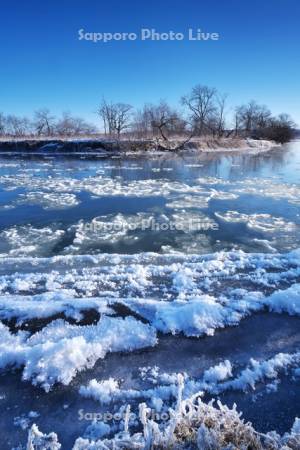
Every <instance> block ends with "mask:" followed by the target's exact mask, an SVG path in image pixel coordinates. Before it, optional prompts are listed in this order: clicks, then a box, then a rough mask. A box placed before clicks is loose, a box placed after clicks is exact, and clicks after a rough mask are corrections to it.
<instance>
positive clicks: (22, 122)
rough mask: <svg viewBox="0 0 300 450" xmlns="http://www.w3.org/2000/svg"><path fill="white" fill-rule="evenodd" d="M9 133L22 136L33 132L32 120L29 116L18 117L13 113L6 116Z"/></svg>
mask: <svg viewBox="0 0 300 450" xmlns="http://www.w3.org/2000/svg"><path fill="white" fill-rule="evenodd" d="M6 125H7V134H10V135H12V136H16V137H21V136H26V135H29V134H31V132H32V127H31V122H30V120H29V119H28V118H27V117H18V116H15V115H13V114H11V115H9V116H7V117H6Z"/></svg>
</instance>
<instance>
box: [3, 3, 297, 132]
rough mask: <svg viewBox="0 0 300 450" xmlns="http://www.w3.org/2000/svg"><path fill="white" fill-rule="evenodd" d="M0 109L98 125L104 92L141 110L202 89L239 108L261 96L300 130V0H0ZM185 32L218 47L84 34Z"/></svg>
mask: <svg viewBox="0 0 300 450" xmlns="http://www.w3.org/2000/svg"><path fill="white" fill-rule="evenodd" d="M0 7H1V9H0V11H1V15H0V21H1V22H0V23H1V26H0V45H1V70H0V111H3V112H6V113H15V114H20V115H23V114H26V115H31V114H32V112H33V111H34V110H35V109H37V108H40V107H43V106H47V107H49V108H50V109H51V110H52V111H53V112H54V113H55V114H59V113H61V112H62V111H71V112H72V113H74V114H76V115H81V116H83V117H85V118H86V119H88V120H90V121H93V122H95V123H97V116H96V115H95V111H96V109H97V104H98V103H99V101H100V99H101V97H102V95H105V97H106V98H107V99H111V100H112V101H121V102H126V103H131V104H132V105H134V106H136V107H139V106H141V105H142V104H143V103H144V102H155V101H158V100H159V99H161V98H163V99H165V100H167V101H169V102H170V103H171V104H174V105H176V103H177V102H178V101H179V99H180V97H181V96H182V95H183V94H185V93H187V92H189V90H190V89H191V87H192V86H193V85H195V84H198V83H201V84H206V85H209V86H214V87H217V88H218V89H219V90H220V91H222V92H225V93H227V94H228V95H229V101H230V104H231V105H232V106H234V105H237V104H240V103H243V102H247V101H248V100H251V99H256V100H257V101H258V102H260V103H263V104H266V105H268V106H269V107H270V108H271V110H272V111H273V112H274V113H275V114H277V113H280V112H283V111H284V112H289V113H290V114H291V115H292V116H293V118H294V119H295V120H296V121H297V122H298V124H299V125H300V52H299V45H300V2H299V0H260V1H258V0H250V1H249V0H243V1H242V0H218V1H216V0H211V1H208V0H206V1H203V0H193V1H191V0H160V1H158V0H151V1H149V0H148V1H142V0H139V1H135V0H127V1H125V0H123V1H121V0H110V1H109V2H106V1H101V0H88V1H87V0H86V1H83V0H80V1H79V0H47V1H46V0H44V1H41V0H27V1H20V0H18V1H16V0H0ZM143 27H144V28H155V29H157V30H158V31H160V32H168V31H169V30H173V31H176V32H184V33H186V32H187V29H188V28H194V29H196V28H201V29H202V30H203V31H207V32H217V33H219V34H220V40H219V41H214V42H213V41H212V42H191V41H188V40H184V41H167V42H161V41H159V42H155V41H144V42H143V41H140V40H136V41H132V42H130V41H127V42H110V43H107V44H103V43H97V44H94V43H91V42H87V41H79V40H78V30H79V29H81V28H84V29H85V30H86V31H93V32H136V33H139V31H140V29H141V28H143Z"/></svg>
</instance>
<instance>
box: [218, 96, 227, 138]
mask: <svg viewBox="0 0 300 450" xmlns="http://www.w3.org/2000/svg"><path fill="white" fill-rule="evenodd" d="M227 97H228V96H227V94H221V95H220V94H219V95H217V110H216V113H215V114H216V125H217V133H218V135H219V136H220V137H221V136H223V135H224V132H225V128H226V116H225V113H226V102H227Z"/></svg>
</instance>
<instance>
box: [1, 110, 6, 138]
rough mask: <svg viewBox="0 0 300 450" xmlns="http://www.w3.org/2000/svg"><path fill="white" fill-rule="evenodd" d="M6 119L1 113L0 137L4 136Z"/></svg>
mask: <svg viewBox="0 0 300 450" xmlns="http://www.w3.org/2000/svg"><path fill="white" fill-rule="evenodd" d="M6 127H7V123H6V117H5V115H4V114H3V113H0V136H4V135H5V134H6Z"/></svg>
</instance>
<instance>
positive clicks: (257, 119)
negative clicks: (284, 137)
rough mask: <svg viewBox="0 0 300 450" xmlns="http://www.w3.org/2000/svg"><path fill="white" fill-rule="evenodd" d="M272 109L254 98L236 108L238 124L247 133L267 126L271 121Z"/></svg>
mask: <svg viewBox="0 0 300 450" xmlns="http://www.w3.org/2000/svg"><path fill="white" fill-rule="evenodd" d="M271 117H272V115H271V111H270V110H269V109H268V108H267V107H266V106H265V105H258V104H257V103H256V102H255V101H254V100H252V101H251V102H249V103H247V104H246V105H241V106H238V107H237V108H236V124H238V127H239V128H240V129H242V130H243V131H245V132H246V133H248V134H249V133H251V132H252V131H255V130H259V129H261V128H265V127H267V126H268V124H269V123H270V119H271Z"/></svg>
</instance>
